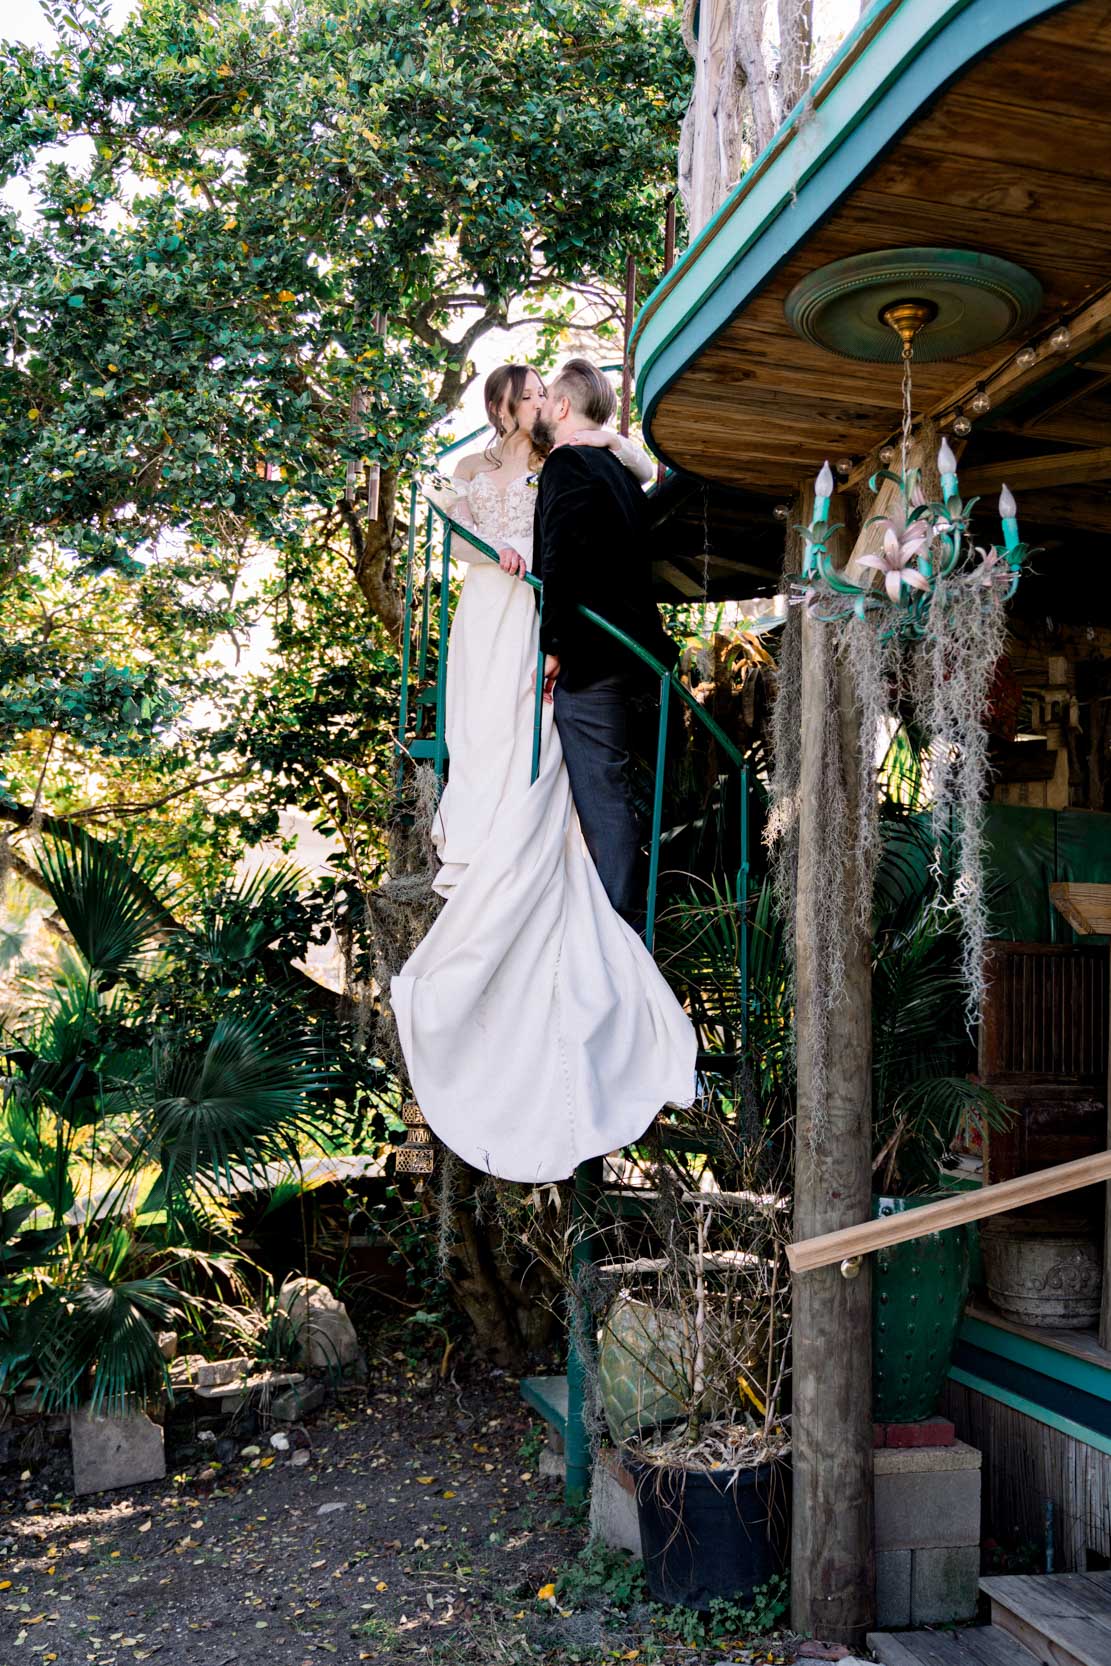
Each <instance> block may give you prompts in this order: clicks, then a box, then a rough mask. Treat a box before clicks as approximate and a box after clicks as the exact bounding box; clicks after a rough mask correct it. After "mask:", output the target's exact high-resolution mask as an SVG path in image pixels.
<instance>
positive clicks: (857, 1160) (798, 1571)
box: [791, 617, 875, 1645]
mask: <svg viewBox="0 0 1111 1666" xmlns="http://www.w3.org/2000/svg"><path fill="white" fill-rule="evenodd" d="M802 655H803V659H802V757H801V779H800V784H799V804H800V827H799V864H798V898H799V902H798V911H797V919H796V933H797V967H796V1015H797V1016H796V1033H797V1048H798V1115H797V1125H796V1163H795V1237H796V1238H809V1237H813V1236H814V1235H815V1234H817V1233H821V1232H832V1231H834V1230H835V1229H836V1228H838V1227H843V1226H851V1225H854V1224H855V1223H857V1222H860V1221H864V1220H867V1218H868V1215H869V1210H870V1196H871V1117H870V1090H871V1064H872V1058H871V1047H872V1006H871V1001H872V991H871V951H870V944H869V943H868V941H867V938H866V937H865V936H864V934H863V933H862V932H861V930H860V929H859V928H858V926H857V924H856V921H855V918H854V916H855V909H854V905H853V899H854V892H855V886H854V883H853V875H852V873H851V872H850V863H851V851H850V850H849V849H845V851H844V858H843V862H842V883H841V885H840V888H839V891H838V899H839V904H840V906H839V907H838V908H837V910H836V911H837V914H838V916H839V917H838V919H837V921H836V923H835V925H834V928H833V929H834V930H837V931H839V932H840V934H841V942H842V944H843V951H844V980H843V986H842V989H841V992H840V996H839V999H838V1002H837V1004H836V1006H835V1007H834V1010H833V1013H832V1016H831V1022H830V1033H829V1037H828V1046H827V1038H826V1035H825V1024H824V1021H823V1019H822V1017H821V1013H820V1000H821V995H822V990H821V988H820V984H821V980H822V978H823V958H822V955H821V952H820V943H819V942H818V941H817V940H816V932H815V925H814V921H815V917H816V916H815V912H814V910H813V908H812V907H810V906H809V904H810V903H812V901H813V894H814V889H815V885H816V883H818V879H817V855H818V852H819V850H820V848H821V841H822V840H823V839H825V838H827V837H828V836H829V833H828V829H827V828H826V826H825V825H824V822H823V814H822V809H823V793H822V780H823V772H824V771H825V770H826V769H828V768H830V767H831V765H832V767H834V768H836V767H838V760H836V759H831V758H830V757H829V755H828V751H829V748H828V740H829V738H830V736H829V731H828V729H827V724H826V717H827V711H828V703H829V701H830V700H834V701H836V704H837V718H838V721H837V723H836V724H835V725H834V729H833V734H834V736H836V737H837V738H839V740H840V748H839V750H840V754H841V758H840V767H841V769H842V770H843V782H844V789H845V797H846V811H847V817H846V819H847V822H848V825H849V826H852V825H853V824H854V822H855V801H856V795H857V793H859V791H860V790H861V787H862V782H861V780H860V753H859V722H858V719H857V715H856V712H855V708H854V702H853V697H852V690H851V688H850V687H849V685H848V677H847V672H846V671H844V670H843V669H842V668H841V666H840V665H839V664H838V663H836V661H837V656H836V654H835V648H834V636H833V632H832V630H831V628H830V627H829V626H827V625H824V624H822V623H820V622H819V621H818V620H815V619H811V618H809V617H807V618H804V620H803V626H802ZM863 785H866V786H867V787H869V788H870V787H871V783H870V782H869V783H863ZM819 1054H824V1058H820V1057H819ZM821 1082H824V1087H821V1086H819V1083H821ZM818 1093H821V1095H822V1102H821V1103H818V1102H817V1094H818ZM871 1335H872V1313H871V1268H870V1266H869V1263H868V1261H867V1260H865V1262H864V1265H863V1267H862V1268H861V1270H860V1273H859V1276H858V1277H856V1278H854V1279H846V1278H844V1277H842V1275H841V1272H840V1269H839V1268H836V1267H833V1268H823V1269H822V1270H821V1271H819V1272H812V1273H803V1274H801V1275H799V1276H798V1277H796V1279H795V1282H794V1325H793V1333H792V1346H793V1385H794V1386H793V1411H792V1419H791V1424H792V1448H793V1450H792V1463H793V1474H794V1479H793V1490H794V1531H793V1539H792V1567H791V1604H792V1607H791V1621H792V1625H793V1627H794V1629H795V1630H796V1631H801V1632H810V1633H812V1634H813V1635H814V1636H816V1637H822V1638H830V1639H833V1640H835V1641H839V1642H845V1643H849V1644H850V1645H859V1644H861V1643H862V1642H863V1639H864V1634H865V1632H866V1631H867V1629H868V1628H869V1626H870V1625H871V1624H872V1621H873V1616H874V1608H875V1552H874V1529H873V1512H874V1503H873V1469H872V1348H871Z"/></svg>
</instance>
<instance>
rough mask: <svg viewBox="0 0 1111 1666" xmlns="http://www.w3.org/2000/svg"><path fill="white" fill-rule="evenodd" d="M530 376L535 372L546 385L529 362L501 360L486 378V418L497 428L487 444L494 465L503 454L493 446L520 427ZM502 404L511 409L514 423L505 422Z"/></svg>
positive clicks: (509, 412) (511, 419)
mask: <svg viewBox="0 0 1111 1666" xmlns="http://www.w3.org/2000/svg"><path fill="white" fill-rule="evenodd" d="M530 376H535V377H536V378H537V379H538V381H539V382H540V385H541V387H543V385H544V378H543V377H542V376H541V375H540V372H539V371H538V370H534V369H533V367H532V365H530V364H499V366H498V368H497V369H496V370H492V371H491V372H490V374H489V376H487V378H486V386H485V387H484V388H483V390H482V397H483V400H484V402H485V405H486V416H487V419H488V421H489V423H490V426H491V428H492V429H493V430H494V438H493V439H492V440H491V441H490V443H489V444H488V445H487V447H486V456H487V457H488V458H489V460H490V462H491V463H492V464H493V466H494V467H495V468H499V469H500V468H501V458H500V457H499V456H497V454H496V453H495V451H494V447H495V446H496V445H497V443H498V441H499V440H506V439H508V438H509V436H510V435H511V434H515V433H516V432H517V430H518V428H519V427H520V424H519V423H518V421H517V407H518V405H519V404H520V403H521V395H522V394H523V393H524V391H525V383H526V382H527V381H528V379H529V377H530ZM507 395H508V399H507V397H506V396H507ZM503 404H504V405H506V408H507V410H508V414H509V421H510V424H511V426H509V427H507V426H506V422H505V418H504V417H503V415H502V405H503Z"/></svg>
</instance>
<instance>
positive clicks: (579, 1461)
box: [397, 429, 750, 1503]
mask: <svg viewBox="0 0 1111 1666" xmlns="http://www.w3.org/2000/svg"><path fill="white" fill-rule="evenodd" d="M484 432H486V430H484V429H479V430H477V431H476V432H475V433H473V434H469V435H467V436H465V438H464V439H462V440H460V441H458V442H456V444H455V445H453V446H451V447H449V448H447V450H446V451H444V452H442V453H441V454H440V459H439V460H440V462H441V463H443V462H444V461H445V460H446V459H447V458H448V457H449V456H450V454H451V453H452V452H454V451H458V450H459V449H460V448H461V447H462V446H464V445H467V444H469V443H471V442H472V441H474V440H476V439H477V438H478V437H479V436H480V435H481V434H482V433H484ZM456 538H460V539H462V540H464V541H465V542H466V543H467V544H468V545H469V546H470V547H471V548H472V549H477V550H478V551H479V552H480V553H481V554H483V555H485V556H486V557H487V559H488V560H490V561H494V562H497V560H498V555H497V551H496V550H495V549H493V548H492V547H491V546H490V545H489V544H486V543H485V542H484V541H483V540H482V539H481V538H479V537H478V536H477V535H476V534H475V532H474V531H473V530H472V529H471V528H470V527H465V526H462V525H461V524H460V523H458V522H457V521H454V520H453V519H452V518H451V516H450V515H449V514H448V513H446V512H445V510H444V509H442V508H441V507H440V506H439V505H438V504H437V503H436V502H434V501H433V499H432V498H431V497H430V496H429V495H428V494H427V493H425V492H423V491H422V490H421V488H420V486H419V485H418V484H417V483H416V482H414V483H413V485H412V487H411V493H410V504H409V541H408V553H407V558H406V568H405V616H404V629H403V635H402V660H401V697H400V710H399V714H398V736H397V787H398V795H399V797H400V795H401V792H402V790H403V788H404V785H405V774H406V770H407V769H410V768H413V767H415V766H417V765H421V764H424V765H431V767H432V768H433V769H434V771H435V773H436V776H437V778H438V780H439V781H440V783H441V784H442V783H443V781H444V779H445V777H446V774H447V773H448V770H449V768H450V758H449V756H448V748H447V741H446V728H445V719H446V687H447V644H448V635H449V630H450V625H451V600H452V590H451V576H452V545H453V540H454V539H456ZM525 582H526V583H528V584H529V585H531V586H532V587H534V588H535V589H538V590H540V591H541V607H542V606H543V595H542V592H543V585H542V584H541V582H540V580H539V579H537V578H535V577H534V576H533V575H532V574H527V575H525ZM581 611H582V613H583V614H584V616H585V617H586V618H588V619H589V620H590V621H591V622H592V623H593V624H595V625H596V626H597V627H598V628H599V629H600V630H604V631H606V632H608V634H609V635H610V636H612V637H614V638H616V640H618V641H619V642H621V643H622V644H623V646H624V647H625V648H626V649H627V650H628V651H629V652H630V653H631V654H634V655H635V656H636V658H638V659H639V660H640V661H641V662H642V664H644V665H645V666H646V667H647V669H648V670H649V671H650V672H651V673H652V675H653V677H654V678H655V680H656V684H657V688H658V713H657V724H656V743H655V769H654V780H653V794H652V806H651V816H650V831H649V834H648V898H647V925H646V930H645V942H646V944H647V947H648V949H649V951H652V950H653V949H654V946H655V943H656V926H657V915H658V909H659V899H660V877H661V852H662V850H663V849H664V847H665V846H666V843H667V839H668V833H669V829H668V828H667V827H665V823H664V813H665V790H664V788H665V781H666V779H667V773H668V763H669V748H670V747H672V746H674V744H675V726H674V725H672V724H670V723H669V717H670V715H671V713H672V710H673V706H674V705H675V704H681V705H682V706H685V707H686V709H687V710H688V711H689V712H690V713H691V716H692V719H693V724H694V725H695V726H700V727H701V729H702V730H703V731H704V732H705V734H706V735H708V736H709V737H710V738H711V739H712V740H713V742H714V743H715V745H716V748H717V757H718V759H719V760H720V767H721V771H722V775H721V776H719V787H720V788H721V793H722V802H727V796H728V795H727V792H726V788H727V781H726V780H725V779H724V777H726V776H728V775H730V774H731V775H732V776H733V778H734V783H735V789H736V790H735V796H734V800H733V801H734V802H735V804H736V806H737V816H738V820H739V826H738V827H737V828H736V829H735V832H736V839H735V849H736V850H737V851H738V852H739V861H738V862H737V864H736V867H735V869H734V871H733V873H732V875H731V879H730V884H729V892H730V895H729V897H728V903H729V906H730V908H731V910H732V912H733V914H734V924H735V929H736V942H737V945H738V968H737V969H738V976H739V986H740V995H741V1041H742V1046H743V1044H744V1040H745V1036H746V1024H747V1013H748V1002H749V989H748V964H749V922H748V880H749V795H750V780H749V766H748V763H747V762H746V760H745V758H744V756H743V754H742V753H741V751H740V749H739V748H738V747H737V746H736V745H735V744H734V742H733V741H732V740H730V738H729V736H728V735H727V734H725V732H724V731H723V729H722V728H721V726H720V724H718V723H717V722H715V720H714V719H713V717H712V716H711V715H710V713H709V712H707V711H706V709H705V708H704V706H703V705H702V704H701V703H700V701H699V700H698V699H697V698H696V697H695V696H694V694H692V692H691V691H690V689H689V688H688V687H687V686H686V684H685V683H684V682H683V680H682V678H681V676H680V674H679V673H678V671H677V670H673V669H670V668H669V667H667V666H665V665H663V664H662V663H661V662H660V661H659V660H658V659H656V658H655V657H654V656H653V655H652V654H650V653H649V652H648V651H647V650H646V649H644V648H642V647H641V646H640V644H639V643H637V642H634V641H633V640H632V639H631V638H630V637H628V636H626V635H625V634H624V632H622V631H620V630H618V629H617V628H616V627H615V626H613V625H611V624H610V623H609V622H608V621H607V620H605V619H603V618H602V617H600V615H598V614H596V613H593V612H591V611H590V610H589V609H587V608H583V609H581ZM542 686H543V656H542V655H539V654H538V664H537V677H536V689H537V694H536V702H535V710H534V717H533V744H532V780H534V781H535V779H536V777H537V774H538V771H539V761H540V728H541V711H542V705H541V699H542ZM684 733H685V731H684ZM735 1068H736V1059H735V1057H734V1058H731V1057H729V1056H727V1055H722V1054H718V1053H714V1052H700V1053H699V1056H698V1070H699V1076H700V1080H701V1081H702V1082H703V1083H704V1084H705V1085H706V1087H707V1089H708V1090H710V1091H712V1082H713V1078H714V1077H715V1076H716V1077H721V1076H723V1075H726V1074H728V1075H732V1074H733V1073H734V1071H735ZM653 1132H654V1137H655V1138H656V1139H658V1141H659V1142H660V1143H661V1144H662V1145H663V1146H665V1147H667V1148H668V1149H671V1150H674V1151H683V1152H690V1153H693V1154H696V1155H697V1154H699V1153H700V1152H701V1151H702V1150H703V1148H702V1147H699V1146H697V1145H696V1144H695V1143H694V1142H692V1140H691V1137H690V1136H689V1135H688V1134H684V1133H683V1132H682V1131H681V1130H679V1129H677V1128H676V1129H670V1128H669V1127H668V1125H667V1123H666V1122H661V1123H659V1124H657V1125H656V1127H655V1129H654V1131H653ZM602 1176H603V1160H602V1159H601V1158H598V1159H594V1160H593V1161H591V1162H588V1163H583V1164H582V1165H580V1168H579V1170H578V1173H577V1174H576V1177H575V1187H574V1209H575V1213H576V1215H577V1217H578V1218H579V1219H580V1220H583V1221H585V1220H586V1219H590V1220H591V1221H592V1222H593V1223H594V1227H595V1230H592V1231H591V1232H590V1233H589V1235H588V1234H587V1233H585V1232H582V1233H579V1234H578V1235H577V1236H576V1240H575V1247H574V1250H573V1258H574V1267H573V1271H574V1274H575V1277H576V1284H577V1282H578V1275H579V1274H580V1273H581V1272H582V1271H583V1269H584V1266H585V1265H586V1264H587V1263H589V1262H590V1261H591V1260H593V1259H594V1257H595V1254H596V1250H597V1243H598V1231H597V1230H596V1228H597V1225H598V1223H599V1221H600V1220H601V1221H602V1222H604V1219H605V1215H606V1212H607V1210H610V1211H616V1212H619V1213H629V1212H630V1210H635V1209H636V1207H637V1203H636V1199H635V1198H630V1197H629V1195H628V1194H627V1193H626V1194H619V1193H617V1192H616V1191H611V1190H610V1189H608V1188H606V1187H605V1186H604V1185H603V1178H602ZM583 1328H584V1327H583V1325H582V1324H581V1323H580V1324H572V1325H571V1326H570V1331H571V1336H572V1340H571V1344H570V1347H569V1350H568V1362H567V1374H566V1376H559V1377H526V1378H525V1379H523V1381H522V1383H521V1392H522V1395H523V1397H524V1399H525V1400H526V1401H527V1402H528V1403H529V1404H530V1405H531V1406H532V1407H533V1408H534V1409H535V1410H536V1411H537V1412H539V1413H540V1415H541V1416H542V1417H543V1418H544V1419H545V1420H546V1421H547V1423H548V1424H549V1426H550V1427H551V1428H552V1429H553V1430H554V1431H555V1433H556V1434H557V1435H558V1436H559V1437H560V1438H561V1439H562V1441H563V1443H564V1448H565V1454H566V1483H565V1491H566V1497H567V1501H568V1502H569V1503H578V1502H581V1501H582V1500H583V1499H584V1498H585V1497H586V1495H587V1493H588V1491H589V1484H590V1449H589V1439H588V1435H587V1431H586V1428H585V1425H584V1419H583V1401H584V1389H585V1373H586V1362H585V1361H584V1360H583V1359H582V1358H581V1356H580V1353H579V1350H578V1349H577V1348H576V1346H575V1342H574V1336H575V1334H576V1333H577V1334H579V1335H582V1334H583Z"/></svg>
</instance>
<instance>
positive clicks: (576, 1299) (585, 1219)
mask: <svg viewBox="0 0 1111 1666" xmlns="http://www.w3.org/2000/svg"><path fill="white" fill-rule="evenodd" d="M601 1187H602V1158H601V1157H592V1158H591V1159H590V1161H589V1162H587V1163H580V1164H579V1166H578V1168H577V1169H576V1170H575V1189H574V1192H573V1194H572V1198H571V1217H572V1222H573V1229H574V1232H575V1237H574V1241H573V1243H572V1246H571V1311H570V1312H569V1314H568V1331H569V1341H568V1348H567V1438H566V1440H565V1442H564V1457H565V1459H566V1464H567V1474H566V1479H565V1481H564V1489H563V1496H564V1498H565V1499H566V1501H567V1503H568V1504H582V1503H585V1501H586V1498H587V1495H588V1494H589V1492H590V1433H589V1431H588V1429H587V1426H586V1417H585V1408H586V1385H587V1381H588V1378H589V1374H590V1368H591V1360H590V1358H589V1357H588V1356H589V1354H590V1353H591V1352H592V1351H593V1347H594V1338H593V1321H592V1318H591V1309H590V1302H589V1299H587V1297H585V1296H584V1293H583V1289H582V1285H583V1281H584V1279H585V1277H586V1274H587V1272H588V1269H589V1268H590V1266H591V1264H592V1262H593V1261H594V1242H593V1224H594V1218H595V1208H594V1205H595V1201H596V1199H597V1197H598V1193H599V1192H600V1190H601Z"/></svg>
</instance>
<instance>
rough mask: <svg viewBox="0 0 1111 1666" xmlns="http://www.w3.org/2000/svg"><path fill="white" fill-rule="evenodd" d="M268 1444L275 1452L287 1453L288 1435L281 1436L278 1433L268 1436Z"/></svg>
mask: <svg viewBox="0 0 1111 1666" xmlns="http://www.w3.org/2000/svg"><path fill="white" fill-rule="evenodd" d="M270 1444H271V1446H272V1447H273V1448H274V1450H275V1452H288V1451H289V1436H288V1435H283V1434H282V1433H281V1432H280V1431H279V1433H278V1434H276V1435H271V1436H270Z"/></svg>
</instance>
